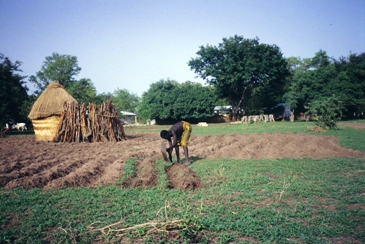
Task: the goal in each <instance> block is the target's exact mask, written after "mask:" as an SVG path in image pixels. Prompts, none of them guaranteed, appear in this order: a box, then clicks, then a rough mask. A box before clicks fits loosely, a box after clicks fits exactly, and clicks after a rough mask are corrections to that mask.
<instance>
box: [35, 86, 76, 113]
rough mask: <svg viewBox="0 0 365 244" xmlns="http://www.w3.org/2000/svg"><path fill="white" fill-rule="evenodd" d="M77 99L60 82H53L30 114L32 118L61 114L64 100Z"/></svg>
mask: <svg viewBox="0 0 365 244" xmlns="http://www.w3.org/2000/svg"><path fill="white" fill-rule="evenodd" d="M66 101H67V102H68V101H75V102H77V101H76V100H75V98H73V97H72V96H71V95H70V94H69V93H68V92H67V91H66V90H65V88H64V87H63V86H62V85H60V84H59V83H58V82H55V81H53V82H51V83H49V85H48V86H47V88H46V89H45V90H44V91H43V93H42V94H41V95H40V96H39V97H38V99H37V100H36V101H35V103H34V104H33V107H32V110H30V113H29V115H28V118H29V119H31V120H34V119H40V118H46V117H49V116H52V115H61V113H62V111H63V104H64V102H66Z"/></svg>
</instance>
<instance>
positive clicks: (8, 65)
mask: <svg viewBox="0 0 365 244" xmlns="http://www.w3.org/2000/svg"><path fill="white" fill-rule="evenodd" d="M20 65H21V62H19V61H16V62H15V63H12V62H11V61H10V59H9V58H7V57H5V56H4V55H3V54H1V53H0V101H1V103H0V126H2V127H3V126H4V124H5V123H6V122H9V121H7V120H9V119H13V120H15V121H25V120H26V119H27V116H26V115H28V114H26V115H24V113H22V105H23V103H24V101H26V100H27V98H28V94H27V91H28V88H27V86H26V85H24V84H25V81H23V80H24V78H25V77H24V76H21V75H19V74H18V73H17V72H21V70H20V69H19V66H20ZM28 112H29V111H28Z"/></svg>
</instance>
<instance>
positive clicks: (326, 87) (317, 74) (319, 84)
mask: <svg viewBox="0 0 365 244" xmlns="http://www.w3.org/2000/svg"><path fill="white" fill-rule="evenodd" d="M297 60H299V62H297V63H296V61H295V59H294V58H291V59H290V61H289V63H291V67H295V68H294V69H290V70H291V76H290V86H289V89H288V90H287V92H286V93H285V94H284V96H283V99H284V101H285V103H286V105H287V106H289V107H290V108H295V107H299V110H297V111H300V112H306V108H307V107H308V105H309V104H310V103H312V104H313V103H314V102H316V101H318V102H320V101H323V100H326V99H327V98H328V97H332V96H333V95H335V96H336V98H337V99H339V100H340V101H341V103H342V105H343V106H344V108H345V110H344V111H346V114H345V115H346V117H348V118H351V117H352V116H353V115H354V113H355V114H361V113H362V112H363V111H364V110H365V99H364V97H365V71H364V70H365V53H364V54H360V55H356V54H351V55H350V56H349V57H348V58H345V57H342V58H340V60H338V61H337V60H335V59H333V58H330V57H328V55H327V54H326V52H325V51H323V50H320V51H318V52H316V53H315V55H314V57H313V58H310V59H304V60H300V59H297ZM295 63H296V64H295ZM294 64H295V65H294Z"/></svg>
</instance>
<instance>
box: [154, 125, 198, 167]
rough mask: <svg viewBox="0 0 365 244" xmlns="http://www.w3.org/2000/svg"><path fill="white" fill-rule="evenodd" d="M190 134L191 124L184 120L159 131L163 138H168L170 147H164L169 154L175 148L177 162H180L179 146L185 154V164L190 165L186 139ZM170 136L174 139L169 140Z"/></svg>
mask: <svg viewBox="0 0 365 244" xmlns="http://www.w3.org/2000/svg"><path fill="white" fill-rule="evenodd" d="M190 134H191V125H190V124H189V123H188V122H186V121H180V122H177V123H176V124H174V125H173V126H171V128H170V129H169V130H162V131H161V132H160V136H161V138H163V139H166V140H168V142H169V145H170V147H168V148H166V151H167V152H168V153H169V155H171V154H172V151H173V149H174V148H175V151H176V157H177V162H178V163H180V153H179V146H181V147H182V148H183V149H184V154H185V164H184V165H190V162H189V150H188V141H189V138H190ZM171 137H173V138H174V141H173V142H172V141H171Z"/></svg>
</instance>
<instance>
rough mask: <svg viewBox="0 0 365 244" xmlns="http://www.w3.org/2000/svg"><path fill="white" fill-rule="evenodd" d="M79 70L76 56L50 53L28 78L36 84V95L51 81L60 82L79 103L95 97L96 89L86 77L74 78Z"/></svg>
mask: <svg viewBox="0 0 365 244" xmlns="http://www.w3.org/2000/svg"><path fill="white" fill-rule="evenodd" d="M80 71H81V68H80V67H79V66H78V61H77V57H75V56H71V55H65V54H62V55H61V54H58V53H52V55H51V56H47V57H46V60H45V61H44V63H43V66H42V67H41V70H40V71H38V72H37V73H36V75H35V76H34V75H32V76H30V78H29V81H30V82H33V83H35V84H36V86H37V88H38V90H36V91H35V93H36V94H37V95H39V94H41V93H42V92H43V90H44V89H45V88H46V87H47V86H48V84H49V83H50V82H52V81H57V82H58V83H60V84H61V85H62V86H63V87H64V88H65V89H66V90H67V91H68V92H69V93H70V95H71V96H73V97H74V98H75V99H76V100H77V101H78V102H79V103H89V102H93V101H94V100H95V99H96V89H95V86H94V84H93V83H92V81H91V80H90V79H88V78H82V79H80V80H77V79H76V76H77V75H78V74H79V72H80Z"/></svg>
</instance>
